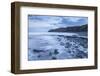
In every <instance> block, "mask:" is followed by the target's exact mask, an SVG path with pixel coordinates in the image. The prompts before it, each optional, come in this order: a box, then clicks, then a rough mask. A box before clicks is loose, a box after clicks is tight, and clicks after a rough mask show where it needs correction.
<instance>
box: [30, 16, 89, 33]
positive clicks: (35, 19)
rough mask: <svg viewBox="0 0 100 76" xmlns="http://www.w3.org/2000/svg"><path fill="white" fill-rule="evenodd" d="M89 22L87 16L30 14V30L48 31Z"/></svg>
mask: <svg viewBox="0 0 100 76" xmlns="http://www.w3.org/2000/svg"><path fill="white" fill-rule="evenodd" d="M84 24H88V18H87V17H77V16H43V15H28V27H29V32H47V31H49V30H50V29H56V28H64V27H71V26H81V25H84Z"/></svg>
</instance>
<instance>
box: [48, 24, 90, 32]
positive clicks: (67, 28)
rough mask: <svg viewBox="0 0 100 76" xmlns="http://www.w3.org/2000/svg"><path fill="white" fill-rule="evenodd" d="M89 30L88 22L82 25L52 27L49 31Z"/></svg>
mask: <svg viewBox="0 0 100 76" xmlns="http://www.w3.org/2000/svg"><path fill="white" fill-rule="evenodd" d="M87 31H88V24H85V25H81V26H72V27H65V28H57V29H51V30H49V31H48V32H87Z"/></svg>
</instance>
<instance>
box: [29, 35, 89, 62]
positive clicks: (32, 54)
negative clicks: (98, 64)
mask: <svg viewBox="0 0 100 76" xmlns="http://www.w3.org/2000/svg"><path fill="white" fill-rule="evenodd" d="M80 34H81V33H30V34H29V37H28V60H29V61H32V60H56V59H82V58H88V37H87V35H80Z"/></svg>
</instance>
